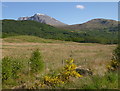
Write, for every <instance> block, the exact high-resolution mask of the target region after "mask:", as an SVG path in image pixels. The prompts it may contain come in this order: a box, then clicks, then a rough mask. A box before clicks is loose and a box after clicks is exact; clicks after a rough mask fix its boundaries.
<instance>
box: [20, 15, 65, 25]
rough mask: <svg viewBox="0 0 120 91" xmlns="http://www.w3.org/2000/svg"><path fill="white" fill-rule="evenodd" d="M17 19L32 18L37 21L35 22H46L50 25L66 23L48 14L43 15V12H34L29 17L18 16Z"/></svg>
mask: <svg viewBox="0 0 120 91" xmlns="http://www.w3.org/2000/svg"><path fill="white" fill-rule="evenodd" d="M18 20H34V21H37V22H40V23H45V24H48V25H52V26H56V27H57V26H65V25H67V24H64V23H62V22H60V21H58V20H56V19H54V18H52V17H50V16H48V15H45V14H39V13H37V14H35V15H33V16H31V17H20V18H18Z"/></svg>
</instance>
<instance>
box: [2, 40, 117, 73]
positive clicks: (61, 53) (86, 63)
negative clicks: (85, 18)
mask: <svg viewBox="0 0 120 91" xmlns="http://www.w3.org/2000/svg"><path fill="white" fill-rule="evenodd" d="M2 45H3V48H2V54H3V56H2V57H5V56H11V57H15V58H19V59H21V60H25V59H29V58H30V56H31V53H32V52H33V51H34V50H35V49H37V48H39V50H40V51H41V53H42V56H43V59H44V61H45V63H46V69H52V70H54V69H59V68H61V66H63V64H64V63H63V62H62V61H63V60H66V59H68V58H70V57H72V58H74V59H75V63H76V64H77V65H78V66H80V65H81V66H83V67H86V68H90V69H92V70H93V72H94V73H95V74H103V73H104V72H106V65H107V64H108V62H110V60H111V56H112V51H113V50H114V49H115V47H116V45H102V44H95V43H94V44H92V43H74V42H63V43H28V42H26V43H25V42H24V43H8V42H3V44H2Z"/></svg>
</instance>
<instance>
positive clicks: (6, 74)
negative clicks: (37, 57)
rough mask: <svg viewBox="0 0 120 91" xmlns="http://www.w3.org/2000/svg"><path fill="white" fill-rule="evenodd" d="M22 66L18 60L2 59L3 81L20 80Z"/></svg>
mask: <svg viewBox="0 0 120 91" xmlns="http://www.w3.org/2000/svg"><path fill="white" fill-rule="evenodd" d="M21 68H22V65H21V63H20V62H19V61H18V60H13V59H12V58H9V57H5V58H3V59H2V80H3V81H5V80H8V79H11V78H14V79H15V78H18V76H17V73H18V72H19V71H20V70H21Z"/></svg>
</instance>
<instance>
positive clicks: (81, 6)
mask: <svg viewBox="0 0 120 91" xmlns="http://www.w3.org/2000/svg"><path fill="white" fill-rule="evenodd" d="M76 8H78V9H84V8H85V6H83V5H76Z"/></svg>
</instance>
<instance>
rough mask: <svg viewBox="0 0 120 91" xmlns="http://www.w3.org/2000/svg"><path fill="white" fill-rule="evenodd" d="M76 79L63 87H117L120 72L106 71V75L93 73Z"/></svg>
mask: <svg viewBox="0 0 120 91" xmlns="http://www.w3.org/2000/svg"><path fill="white" fill-rule="evenodd" d="M74 80H75V81H73V82H69V83H66V84H64V85H63V86H62V87H61V88H64V89H68V88H77V89H117V88H118V74H117V72H110V73H106V74H105V75H104V76H100V75H93V76H86V77H83V78H82V79H74Z"/></svg>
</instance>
